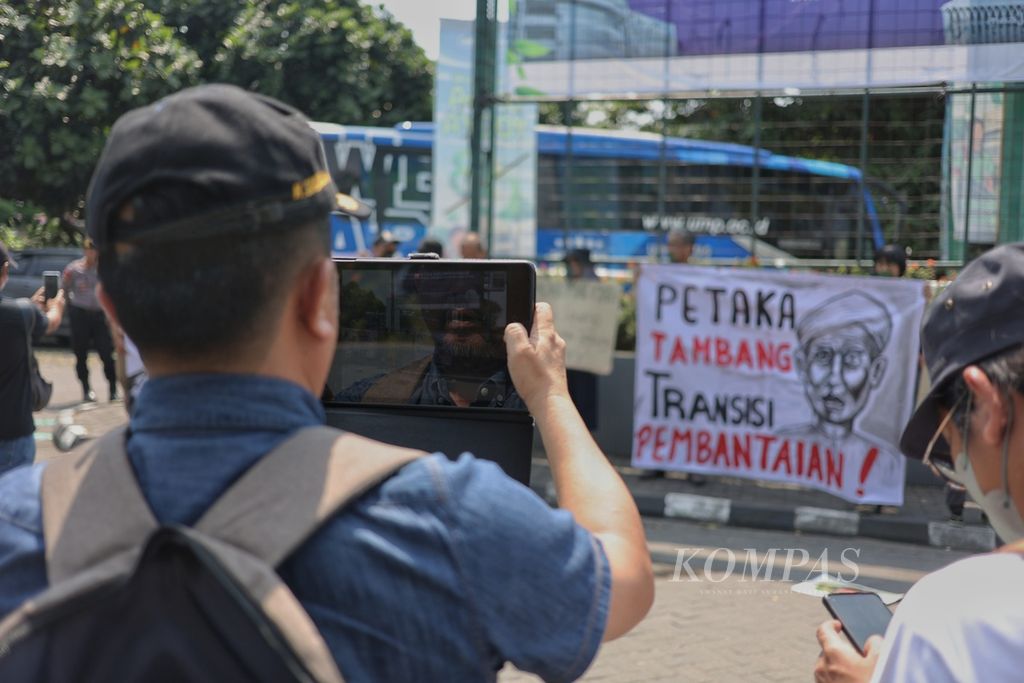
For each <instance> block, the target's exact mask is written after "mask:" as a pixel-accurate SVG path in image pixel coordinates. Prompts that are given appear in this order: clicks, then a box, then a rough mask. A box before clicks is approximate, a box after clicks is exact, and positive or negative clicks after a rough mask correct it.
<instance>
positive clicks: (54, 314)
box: [0, 242, 64, 474]
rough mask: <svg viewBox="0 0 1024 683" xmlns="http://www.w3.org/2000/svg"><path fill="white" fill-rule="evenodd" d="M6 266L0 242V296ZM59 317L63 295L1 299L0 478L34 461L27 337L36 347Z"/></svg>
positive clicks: (9, 264)
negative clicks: (8, 471) (46, 297)
mask: <svg viewBox="0 0 1024 683" xmlns="http://www.w3.org/2000/svg"><path fill="white" fill-rule="evenodd" d="M10 266H11V257H10V254H8V253H7V248H6V247H5V246H4V243H3V242H0V292H2V290H3V288H4V286H5V285H6V284H7V277H8V271H9V270H10ZM44 311H45V314H44ZM63 313H64V294H63V293H58V294H57V296H56V297H54V298H52V299H49V300H46V299H44V298H43V290H42V288H40V289H39V291H37V292H36V293H35V295H34V296H33V297H32V303H29V301H28V300H21V301H15V300H14V299H4V298H3V296H2V295H0V474H2V473H3V472H6V471H7V470H10V469H13V468H15V467H18V466H20V465H27V464H29V463H31V462H32V460H33V459H34V458H35V455H36V442H35V437H34V435H33V433H34V432H35V430H36V426H35V422H34V421H33V420H32V387H31V384H30V376H29V372H30V371H31V367H30V365H29V361H30V358H29V353H30V349H29V346H28V338H29V337H31V339H32V342H33V343H35V342H38V341H39V339H40V337H42V336H44V335H47V334H53V332H54V331H56V329H57V327H58V326H59V325H60V321H61V317H62V316H63Z"/></svg>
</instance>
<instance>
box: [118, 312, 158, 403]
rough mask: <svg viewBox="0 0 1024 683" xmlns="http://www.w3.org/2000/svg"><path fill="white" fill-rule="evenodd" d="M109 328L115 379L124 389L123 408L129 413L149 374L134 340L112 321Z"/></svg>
mask: <svg viewBox="0 0 1024 683" xmlns="http://www.w3.org/2000/svg"><path fill="white" fill-rule="evenodd" d="M110 330H111V333H112V335H113V338H114V350H116V351H117V379H118V382H119V383H120V384H121V390H122V391H124V409H125V411H126V412H127V413H128V414H129V415H131V414H132V408H133V407H134V405H135V399H136V398H138V396H139V392H140V391H141V390H142V385H143V384H145V383H146V380H147V379H148V378H149V375H148V374H147V373H146V366H145V365H143V363H142V356H140V355H139V349H138V347H137V346H135V342H133V341H132V340H131V339H129V338H128V335H126V334H125V333H124V330H122V329H121V326H120V325H117V324H115V323H114V322H113V321H111V323H110Z"/></svg>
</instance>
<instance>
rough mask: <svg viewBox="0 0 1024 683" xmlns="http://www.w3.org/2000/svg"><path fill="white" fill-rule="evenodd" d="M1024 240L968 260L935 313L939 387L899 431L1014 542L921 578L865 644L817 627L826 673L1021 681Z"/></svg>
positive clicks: (935, 384) (929, 344) (830, 676)
mask: <svg viewBox="0 0 1024 683" xmlns="http://www.w3.org/2000/svg"><path fill="white" fill-rule="evenodd" d="M1022 297H1024V243H1017V244H1008V245H1003V246H999V247H996V248H995V249H992V250H990V251H988V252H986V253H984V254H982V255H981V256H979V257H977V258H976V259H975V260H974V261H972V262H971V263H969V264H968V265H967V267H966V268H964V270H963V273H962V274H961V275H960V276H959V277H958V278H957V279H956V280H955V281H954V282H953V283H952V284H950V285H949V287H947V288H946V289H945V290H944V291H943V292H942V293H941V294H939V295H938V296H937V297H936V299H935V301H933V302H932V304H931V306H930V307H929V308H928V310H927V312H926V313H925V317H924V324H923V327H922V331H921V343H922V346H923V349H924V359H925V362H926V364H927V367H928V375H929V378H930V379H931V390H930V391H929V392H928V394H927V396H925V398H924V400H923V401H922V402H921V404H920V405H919V406H918V407H917V409H916V410H915V412H914V415H913V417H911V419H910V422H909V423H908V424H907V426H906V428H905V429H904V431H903V435H902V437H901V439H900V449H901V450H902V451H903V454H904V455H906V456H907V457H909V458H914V459H917V460H921V461H923V462H924V463H925V464H928V465H930V466H932V468H933V469H934V470H935V471H937V472H938V473H939V474H940V475H941V476H943V477H944V478H946V479H947V480H948V481H951V482H953V483H955V484H958V485H960V486H963V487H964V488H965V489H966V490H967V492H968V494H969V495H970V496H971V498H973V499H974V501H975V502H976V503H978V505H980V506H981V508H982V510H984V512H985V513H986V515H987V516H988V519H989V522H990V523H991V524H992V526H993V528H994V529H995V531H996V534H998V536H999V537H1000V538H1001V539H1002V540H1003V541H1004V542H1005V543H1007V545H1006V546H1004V547H1003V548H1001V549H1000V550H998V551H996V552H994V553H987V554H983V555H977V556H974V557H970V558H967V559H964V560H960V561H959V562H955V563H953V564H951V565H949V566H948V567H945V568H943V569H940V570H939V571H936V572H933V573H932V574H929V575H928V576H926V577H924V578H923V579H921V580H920V581H919V582H918V583H917V584H915V585H914V586H913V587H912V588H911V589H910V591H909V592H908V593H907V595H906V597H905V598H904V599H903V601H902V603H901V604H900V606H899V607H898V608H897V610H896V613H895V614H894V616H893V619H892V622H891V623H890V625H889V627H888V629H886V632H885V636H884V638H879V637H877V636H876V637H874V638H871V639H870V640H869V641H868V644H867V648H866V652H865V654H861V653H859V652H857V651H856V650H855V649H854V648H853V646H852V645H851V644H850V643H849V642H848V641H847V640H846V639H845V638H844V637H843V635H842V633H841V630H842V625H841V624H840V622H839V621H835V620H830V621H826V622H825V623H823V624H822V625H821V626H820V627H819V628H818V633H817V636H818V641H819V643H820V644H821V649H822V654H821V656H820V657H819V659H818V661H817V664H816V666H815V670H814V675H815V680H816V681H818V683H854V682H858V681H873V682H885V683H888V682H894V683H896V682H899V683H908V682H909V683H916V682H920V683H926V682H927V683H943V682H945V681H949V682H953V681H985V682H986V683H990V682H996V683H999V682H1007V683H1009V682H1010V681H1020V680H1021V678H1022V674H1021V664H1020V662H1021V660H1022V658H1024V557H1022V555H1024V518H1022V517H1021V512H1020V511H1021V510H1024V317H1022V316H1021V315H1020V306H1021V300H1022Z"/></svg>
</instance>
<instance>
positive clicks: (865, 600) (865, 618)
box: [821, 593, 892, 655]
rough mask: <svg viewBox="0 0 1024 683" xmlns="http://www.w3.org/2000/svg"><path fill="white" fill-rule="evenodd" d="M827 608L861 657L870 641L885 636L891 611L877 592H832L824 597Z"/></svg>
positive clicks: (823, 600)
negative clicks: (871, 638)
mask: <svg viewBox="0 0 1024 683" xmlns="http://www.w3.org/2000/svg"><path fill="white" fill-rule="evenodd" d="M821 600H822V602H824V603H825V609H827V610H828V611H829V613H830V614H831V615H832V616H833V617H834V618H836V619H838V620H839V622H840V623H841V624H842V625H843V632H844V633H845V634H846V637H847V638H849V639H850V642H851V643H853V646H854V647H855V648H857V651H858V652H860V653H861V654H862V655H863V654H864V650H865V648H866V647H867V642H868V638H870V637H871V636H880V635H884V634H885V629H886V628H887V627H888V626H889V621H890V620H891V619H892V612H890V611H889V608H888V607H886V605H885V603H884V602H882V599H881V598H880V597H878V596H877V595H876V594H874V593H833V594H831V595H826V596H825V597H823V598H822V599H821Z"/></svg>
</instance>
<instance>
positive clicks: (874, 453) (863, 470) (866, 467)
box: [857, 447, 878, 496]
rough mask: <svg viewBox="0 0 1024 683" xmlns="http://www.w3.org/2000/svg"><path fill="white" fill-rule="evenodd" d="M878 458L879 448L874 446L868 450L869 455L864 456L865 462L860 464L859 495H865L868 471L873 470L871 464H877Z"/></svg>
mask: <svg viewBox="0 0 1024 683" xmlns="http://www.w3.org/2000/svg"><path fill="white" fill-rule="evenodd" d="M877 458H878V448H877V447H876V448H872V449H871V450H870V451H868V455H867V457H866V458H864V464H863V465H861V466H860V480H859V481H860V486H859V487H857V495H858V496H863V495H864V482H865V481H867V479H868V472H870V471H871V466H872V465H874V464H875V460H876V459H877Z"/></svg>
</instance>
